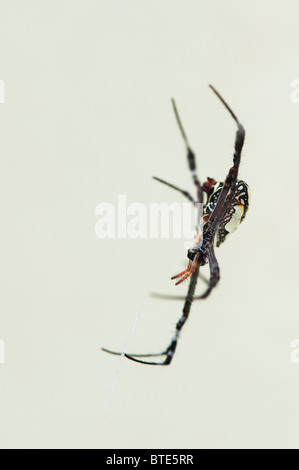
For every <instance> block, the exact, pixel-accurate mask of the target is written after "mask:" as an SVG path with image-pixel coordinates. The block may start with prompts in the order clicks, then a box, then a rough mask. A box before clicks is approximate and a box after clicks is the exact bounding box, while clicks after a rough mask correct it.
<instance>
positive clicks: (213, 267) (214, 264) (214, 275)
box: [194, 243, 220, 300]
mask: <svg viewBox="0 0 299 470" xmlns="http://www.w3.org/2000/svg"><path fill="white" fill-rule="evenodd" d="M207 254H208V259H209V266H210V280H209V284H208V288H207V289H206V290H205V291H204V293H203V294H201V295H198V296H196V297H194V300H198V299H206V298H207V297H208V296H209V295H210V293H211V291H212V290H213V289H214V287H216V285H217V284H218V282H219V280H220V269H219V264H218V261H217V258H216V256H215V252H214V244H213V243H210V244H209V245H208V246H207Z"/></svg>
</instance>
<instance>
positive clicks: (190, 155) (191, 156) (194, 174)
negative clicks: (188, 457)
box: [171, 98, 203, 203]
mask: <svg viewBox="0 0 299 470" xmlns="http://www.w3.org/2000/svg"><path fill="white" fill-rule="evenodd" d="M171 102H172V107H173V110H174V114H175V117H176V121H177V123H178V126H179V129H180V131H181V134H182V137H183V140H184V142H185V145H186V149H187V159H188V164H189V169H190V171H191V175H192V178H193V182H194V184H195V186H196V188H197V202H199V203H202V202H203V194H202V188H201V184H200V181H199V179H198V176H197V171H196V163H195V154H194V152H193V150H191V147H190V145H189V141H188V138H187V135H186V133H185V130H184V128H183V125H182V121H181V119H180V116H179V113H178V110H177V107H176V103H175V100H174V99H173V98H171Z"/></svg>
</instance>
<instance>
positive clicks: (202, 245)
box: [103, 85, 250, 365]
mask: <svg viewBox="0 0 299 470" xmlns="http://www.w3.org/2000/svg"><path fill="white" fill-rule="evenodd" d="M210 88H211V89H212V90H213V91H214V93H215V94H216V95H217V97H218V98H219V99H220V101H221V102H222V104H223V105H224V106H225V108H226V109H227V111H228V112H229V113H230V114H231V116H232V118H233V119H234V121H235V122H236V124H237V133H236V138H235V149H234V156H233V165H232V167H231V168H230V169H229V172H228V174H227V176H226V178H225V180H224V181H223V182H217V181H216V180H214V179H213V178H207V181H205V182H204V183H203V185H201V184H200V181H199V179H198V177H197V172H196V164H195V155H194V153H193V151H192V150H191V148H190V145H189V142H188V139H187V136H186V134H185V131H184V128H183V126H182V123H181V120H180V117H179V114H178V111H177V108H176V104H175V101H174V100H172V105H173V109H174V113H175V116H176V120H177V123H178V125H179V128H180V131H181V134H182V137H183V139H184V142H185V144H186V149H187V160H188V164H189V168H190V171H191V175H192V178H193V182H194V184H195V186H196V190H197V197H196V199H194V198H193V197H192V195H191V194H190V193H189V192H188V191H184V190H182V189H180V188H179V187H177V186H175V185H173V184H171V183H168V182H166V181H164V180H162V179H160V178H156V177H155V179H156V180H157V181H160V182H161V183H163V184H165V185H167V186H169V187H171V188H173V189H175V190H176V191H179V192H180V193H181V194H183V195H184V196H185V197H186V198H187V199H188V200H189V201H191V202H192V203H193V204H194V205H196V204H197V203H198V204H197V210H198V217H197V219H198V220H199V221H200V223H199V224H198V226H197V234H196V236H195V240H194V243H193V246H192V247H191V248H190V249H189V250H188V253H187V256H188V258H189V263H188V266H187V269H185V270H184V271H182V272H181V273H179V274H177V275H176V276H173V277H172V278H171V279H176V280H177V281H176V285H177V284H180V283H182V282H183V281H185V280H186V279H188V278H189V277H190V278H191V280H190V284H189V288H188V292H187V295H186V296H185V297H183V299H184V300H185V304H184V308H183V314H182V316H181V318H180V319H179V321H178V322H177V324H176V329H175V333H174V336H173V338H172V340H171V342H170V344H169V346H168V347H167V348H166V349H165V350H164V351H163V352H161V353H156V354H127V353H123V354H124V355H125V356H126V357H127V358H128V359H131V360H132V361H135V362H140V363H142V364H151V365H168V364H170V362H171V360H172V358H173V355H174V352H175V349H176V346H177V341H178V337H179V333H180V331H181V329H182V327H183V325H184V323H185V322H186V320H187V318H188V316H189V312H190V308H191V304H192V302H193V300H196V299H204V298H206V297H208V295H209V294H210V292H211V291H212V289H213V288H214V287H215V286H216V285H217V283H218V282H219V279H220V270H219V265H218V262H217V259H216V256H215V252H214V246H215V245H216V246H217V247H218V246H220V245H221V243H223V242H224V241H225V240H226V238H227V236H228V235H229V234H231V233H232V232H234V231H235V230H236V228H237V227H238V226H239V224H240V223H241V222H242V221H243V220H244V218H245V216H246V213H247V210H248V207H249V201H250V190H249V186H248V185H247V184H246V183H245V182H244V181H242V180H238V171H239V165H240V161H241V151H242V147H243V144H244V139H245V130H244V128H243V126H242V124H240V122H239V120H238V118H237V117H236V115H235V114H234V113H233V111H232V110H231V108H230V107H229V106H228V104H227V103H226V101H224V99H223V98H222V96H221V95H220V94H219V93H218V91H217V90H215V88H214V87H213V86H211V85H210ZM204 194H206V201H205V202H204ZM202 206H203V211H202ZM207 263H208V264H209V268H210V280H209V281H208V287H207V288H206V290H205V291H204V292H203V294H201V295H199V296H195V295H194V293H195V287H196V284H197V280H198V276H199V269H200V267H201V266H203V265H204V264H207ZM164 297H165V298H167V297H168V298H169V297H170V298H173V296H164ZM175 298H181V297H175ZM103 349H104V348H103ZM104 351H106V352H109V353H111V354H117V355H119V354H122V353H117V352H114V351H110V350H108V349H104ZM155 356H165V359H164V360H163V361H161V362H155V361H144V360H141V359H137V358H140V357H155Z"/></svg>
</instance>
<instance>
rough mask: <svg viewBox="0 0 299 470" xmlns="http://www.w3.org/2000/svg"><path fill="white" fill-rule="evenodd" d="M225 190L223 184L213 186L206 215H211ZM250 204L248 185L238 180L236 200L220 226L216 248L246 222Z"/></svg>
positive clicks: (218, 183) (206, 207)
mask: <svg viewBox="0 0 299 470" xmlns="http://www.w3.org/2000/svg"><path fill="white" fill-rule="evenodd" d="M222 188H223V182H217V183H216V184H215V185H214V186H213V191H212V192H211V194H210V196H209V199H208V201H207V204H206V206H205V210H204V212H205V214H207V215H210V214H211V213H212V212H213V211H214V209H215V206H216V204H217V201H218V198H219V196H220V193H221V191H222ZM249 203H250V189H249V186H248V184H247V183H245V181H242V180H238V181H237V184H236V189H235V194H234V199H233V201H232V204H231V205H230V207H229V209H228V211H227V212H226V213H225V215H224V216H223V218H222V219H221V222H220V224H219V227H218V230H217V235H216V246H217V247H218V246H220V245H221V243H223V242H224V241H225V239H226V238H227V236H228V235H230V234H231V233H233V232H234V231H235V230H236V229H237V228H238V226H239V225H240V223H241V222H242V221H243V220H244V218H245V216H246V213H247V210H248V207H249Z"/></svg>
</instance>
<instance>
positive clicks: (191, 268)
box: [171, 253, 199, 286]
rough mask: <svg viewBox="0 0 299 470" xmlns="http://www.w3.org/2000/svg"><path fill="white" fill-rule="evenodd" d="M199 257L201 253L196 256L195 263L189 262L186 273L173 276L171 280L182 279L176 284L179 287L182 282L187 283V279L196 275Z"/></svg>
mask: <svg viewBox="0 0 299 470" xmlns="http://www.w3.org/2000/svg"><path fill="white" fill-rule="evenodd" d="M198 257H199V253H197V254H196V255H195V256H194V259H193V261H191V260H190V261H189V263H188V267H187V269H186V270H185V271H182V272H181V273H180V274H177V275H176V276H172V278H171V279H177V278H178V277H180V278H181V279H180V280H179V281H177V282H176V283H175V285H176V286H177V285H178V284H181V282H183V281H185V280H186V279H188V277H190V276H192V274H193V273H194V271H195V269H196V266H197V262H198Z"/></svg>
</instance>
